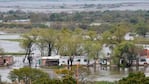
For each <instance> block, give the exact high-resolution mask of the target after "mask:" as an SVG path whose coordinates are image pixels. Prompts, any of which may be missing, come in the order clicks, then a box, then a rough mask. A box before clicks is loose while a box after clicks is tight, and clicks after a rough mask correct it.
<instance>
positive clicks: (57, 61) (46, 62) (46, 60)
mask: <svg viewBox="0 0 149 84" xmlns="http://www.w3.org/2000/svg"><path fill="white" fill-rule="evenodd" d="M72 58H73V62H72V65H77V64H80V65H92V64H93V63H94V60H89V59H88V58H87V57H86V56H73V57H72ZM69 59H70V56H59V55H56V56H45V57H42V58H41V65H42V66H51V65H67V64H68V60H69ZM69 64H70V63H69Z"/></svg>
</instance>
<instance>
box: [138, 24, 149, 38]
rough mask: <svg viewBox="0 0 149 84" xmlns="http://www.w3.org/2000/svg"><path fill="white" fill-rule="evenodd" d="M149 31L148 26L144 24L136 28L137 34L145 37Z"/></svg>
mask: <svg viewBox="0 0 149 84" xmlns="http://www.w3.org/2000/svg"><path fill="white" fill-rule="evenodd" d="M148 31H149V28H148V26H147V25H146V24H144V23H142V24H139V25H138V26H137V27H136V32H137V34H139V35H141V36H143V37H145V35H146V33H147V32H148Z"/></svg>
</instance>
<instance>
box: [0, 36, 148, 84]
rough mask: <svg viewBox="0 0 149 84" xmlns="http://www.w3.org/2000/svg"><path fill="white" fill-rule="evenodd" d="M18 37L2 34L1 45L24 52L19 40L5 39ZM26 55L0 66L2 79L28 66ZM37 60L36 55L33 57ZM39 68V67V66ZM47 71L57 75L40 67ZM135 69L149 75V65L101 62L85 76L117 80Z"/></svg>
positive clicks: (6, 50)
mask: <svg viewBox="0 0 149 84" xmlns="http://www.w3.org/2000/svg"><path fill="white" fill-rule="evenodd" d="M5 38H7V39H18V38H20V35H17V34H16V35H14V34H13V35H12V34H11V35H0V47H1V48H4V50H5V52H22V51H23V49H22V48H21V47H20V45H19V42H14V41H6V40H3V39H5ZM34 56H35V55H34ZM23 58H24V56H14V60H15V63H14V64H13V65H12V66H9V67H0V75H1V79H2V81H8V82H10V80H9V79H8V74H9V72H10V71H11V70H13V69H16V68H20V67H23V66H27V65H28V64H27V62H26V63H23V62H22V61H23ZM33 58H34V59H33V60H35V58H36V57H33ZM32 67H34V68H35V63H33V64H32ZM38 68H39V67H38ZM40 69H42V70H44V71H46V72H48V73H49V74H50V75H51V76H53V77H55V74H53V70H52V69H44V68H40ZM134 71H143V72H144V73H145V75H146V76H149V67H148V66H140V67H131V68H116V67H105V66H100V65H99V64H98V65H97V66H96V69H95V68H94V67H89V69H88V72H87V71H86V73H87V75H86V76H85V78H86V79H87V80H91V81H117V80H119V79H121V78H122V77H126V76H127V75H128V73H129V72H134Z"/></svg>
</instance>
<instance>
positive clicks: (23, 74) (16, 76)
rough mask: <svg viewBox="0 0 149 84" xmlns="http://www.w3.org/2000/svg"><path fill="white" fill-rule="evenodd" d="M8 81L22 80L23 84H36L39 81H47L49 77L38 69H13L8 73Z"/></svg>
mask: <svg viewBox="0 0 149 84" xmlns="http://www.w3.org/2000/svg"><path fill="white" fill-rule="evenodd" d="M9 79H10V80H12V81H15V80H18V81H21V80H23V81H24V82H25V84H29V83H30V82H32V83H33V84H34V82H37V81H38V80H40V79H49V75H48V74H47V73H45V72H43V71H41V70H39V69H35V68H30V67H23V68H20V69H14V70H12V71H11V72H10V73H9Z"/></svg>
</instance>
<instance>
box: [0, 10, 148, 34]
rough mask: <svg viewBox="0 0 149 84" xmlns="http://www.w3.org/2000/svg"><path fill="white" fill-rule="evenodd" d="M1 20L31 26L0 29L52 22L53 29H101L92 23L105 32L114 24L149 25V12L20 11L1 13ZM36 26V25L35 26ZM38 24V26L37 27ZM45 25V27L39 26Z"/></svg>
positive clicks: (30, 26) (1, 25)
mask: <svg viewBox="0 0 149 84" xmlns="http://www.w3.org/2000/svg"><path fill="white" fill-rule="evenodd" d="M0 19H1V20H2V21H3V22H9V21H11V20H22V19H29V20H30V22H31V25H26V24H25V25H16V24H9V25H8V24H7V25H5V24H4V23H2V24H0V27H7V26H8V27H10V28H13V27H18V26H19V27H23V28H33V27H34V28H35V27H43V28H45V27H49V25H47V24H44V23H45V22H50V23H49V24H50V27H52V28H58V29H59V28H64V27H67V28H71V29H74V28H77V27H79V28H83V29H94V30H96V29H99V28H97V26H99V25H95V26H94V25H92V26H90V24H91V23H101V25H100V28H101V29H102V30H100V31H101V32H103V31H104V30H106V29H108V28H109V27H111V26H112V25H114V24H118V23H125V24H127V25H131V26H133V27H135V26H137V25H140V24H146V25H147V24H148V23H149V11H143V10H138V11H97V12H75V13H65V12H62V13H33V12H30V13H27V12H23V11H20V10H17V11H9V12H0ZM35 24H36V25H35ZM37 24H38V25H37ZM39 24H43V25H39Z"/></svg>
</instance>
